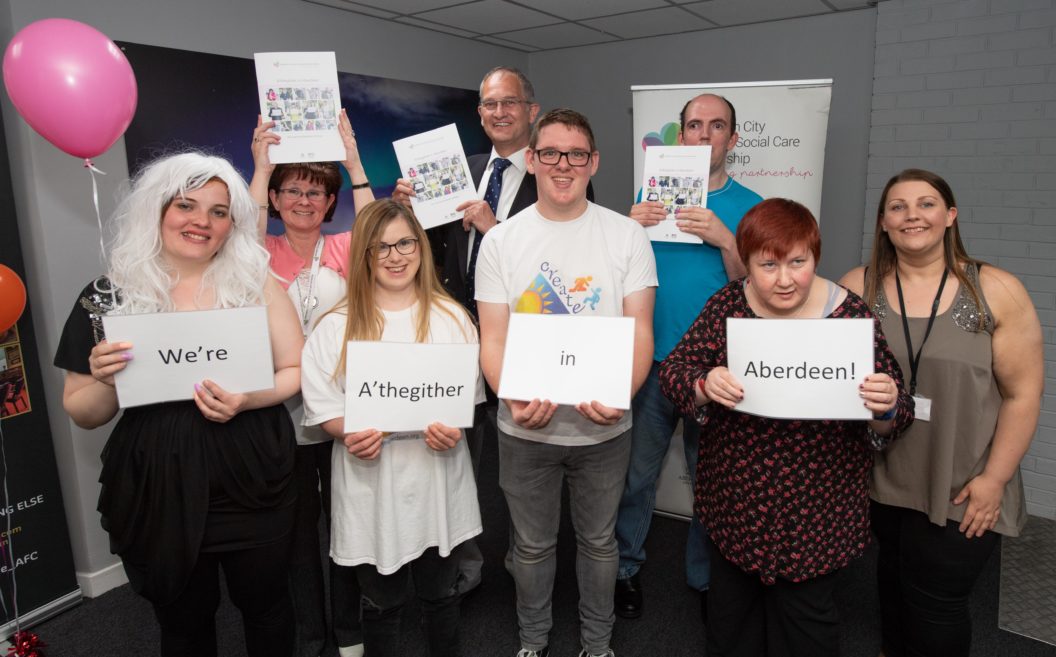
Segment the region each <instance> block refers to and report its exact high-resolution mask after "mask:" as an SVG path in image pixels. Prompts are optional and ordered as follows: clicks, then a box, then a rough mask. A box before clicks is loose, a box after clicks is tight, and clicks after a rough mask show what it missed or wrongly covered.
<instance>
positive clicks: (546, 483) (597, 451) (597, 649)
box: [498, 428, 631, 653]
mask: <svg viewBox="0 0 1056 657" xmlns="http://www.w3.org/2000/svg"><path fill="white" fill-rule="evenodd" d="M498 433H499V485H500V486H501V487H502V490H503V492H504V493H505V494H506V503H507V505H508V506H509V508H510V518H511V519H512V521H513V537H514V540H513V571H512V572H513V578H514V581H515V582H516V585H517V622H518V624H519V626H520V632H521V647H522V648H526V649H528V650H541V649H542V648H543V647H545V646H546V645H548V643H549V639H548V635H549V633H550V628H551V627H552V626H553V619H552V618H551V602H552V596H553V589H554V574H555V572H556V570H557V554H556V548H557V532H558V527H559V525H560V520H561V481H562V479H567V480H568V492H569V503H570V506H571V512H572V527H573V528H574V529H575V535H576V580H577V582H578V584H579V621H580V641H581V643H582V647H583V648H585V649H586V650H587V651H588V652H590V653H601V652H604V651H605V650H607V649H608V648H609V639H610V638H611V637H612V624H613V620H614V617H613V611H612V596H613V592H614V590H615V585H616V571H617V569H618V567H619V556H620V555H619V550H618V548H617V547H616V534H615V528H616V511H617V509H618V508H619V505H620V495H621V494H622V493H623V482H624V478H625V477H626V476H627V464H628V462H629V461H630V456H631V432H630V431H626V432H624V433H622V434H620V435H619V436H617V437H616V438H613V439H612V440H609V441H606V442H603V443H598V444H596V445H586V446H578V447H565V446H561V445H550V444H547V443H538V442H534V441H531V440H524V439H521V438H516V437H514V436H510V435H508V434H506V433H504V432H503V431H502V429H501V428H500V429H499V432H498Z"/></svg>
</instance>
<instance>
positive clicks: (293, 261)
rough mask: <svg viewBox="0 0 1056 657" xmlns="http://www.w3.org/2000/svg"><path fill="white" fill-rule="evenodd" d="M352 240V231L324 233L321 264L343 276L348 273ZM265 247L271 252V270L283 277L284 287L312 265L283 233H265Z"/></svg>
mask: <svg viewBox="0 0 1056 657" xmlns="http://www.w3.org/2000/svg"><path fill="white" fill-rule="evenodd" d="M351 241H352V233H351V231H345V232H343V233H337V234H336V235H323V258H322V262H320V263H319V264H320V266H322V267H326V268H327V269H333V270H334V271H336V272H337V273H338V274H340V276H341V278H344V277H345V275H346V274H347V273H348V245H349V243H350V242H351ZM264 248H265V249H267V250H268V253H270V254H271V270H272V271H273V272H275V273H276V274H278V276H279V277H280V278H281V279H282V280H281V281H279V282H280V283H282V287H283V289H286V288H288V287H289V286H290V284H291V283H293V281H294V280H295V279H296V278H297V274H298V273H299V272H300V271H301V270H302V269H304V268H305V267H308V266H310V265H311V263H309V262H306V261H305V260H304V259H303V258H301V256H299V255H297V254H296V253H295V252H294V250H293V247H291V246H290V243H289V242H287V241H286V238H285V237H283V236H282V235H265V236H264Z"/></svg>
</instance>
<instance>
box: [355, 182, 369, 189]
mask: <svg viewBox="0 0 1056 657" xmlns="http://www.w3.org/2000/svg"><path fill="white" fill-rule="evenodd" d="M367 187H370V181H369V180H364V181H363V182H361V183H352V189H366V188H367Z"/></svg>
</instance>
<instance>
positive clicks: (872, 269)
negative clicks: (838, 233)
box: [862, 169, 986, 331]
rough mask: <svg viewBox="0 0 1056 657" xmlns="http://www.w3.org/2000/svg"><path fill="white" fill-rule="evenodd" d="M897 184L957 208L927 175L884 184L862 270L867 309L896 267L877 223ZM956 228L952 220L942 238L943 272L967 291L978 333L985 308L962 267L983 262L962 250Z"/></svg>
mask: <svg viewBox="0 0 1056 657" xmlns="http://www.w3.org/2000/svg"><path fill="white" fill-rule="evenodd" d="M901 182H923V183H927V184H928V185H931V186H932V187H933V188H934V189H935V191H937V192H938V193H939V196H941V197H942V200H943V202H944V203H945V204H946V207H947V209H949V208H956V207H957V201H956V200H955V199H954V198H953V190H952V189H951V188H950V184H949V183H947V182H946V181H945V180H944V179H943V178H942V177H941V176H939V175H938V174H936V173H932V172H931V171H926V170H924V169H905V170H904V171H901V172H900V173H898V174H897V175H895V176H892V178H891V180H888V181H887V185H885V186H884V191H883V193H882V194H880V205H879V207H877V209H876V229H875V231H874V237H873V254H872V256H871V258H870V260H869V267H868V269H867V270H866V274H865V289H864V290H863V292H864V294H863V295H862V296H863V298H864V299H865V302H866V303H867V304H869V307H870V308H871V307H872V306H873V305H874V304H875V303H876V297H877V294H878V293H879V290H880V289H882V287H883V285H884V277H886V276H887V275H888V274H890V273H891V272H893V271H894V270H895V267H897V266H898V253H897V251H895V245H894V244H892V243H891V238H890V237H889V236H888V234H887V232H885V231H884V230H881V223H882V222H883V220H884V208H885V207H886V206H887V195H888V193H889V192H890V191H891V188H892V187H894V186H895V185H897V184H898V183H901ZM957 225H958V222H957V220H956V219H955V220H954V222H953V224H951V225H950V227H949V228H947V229H946V232H945V233H944V234H943V236H942V256H943V260H945V262H946V268H947V269H949V270H950V271H951V272H953V275H954V276H956V277H957V280H958V282H960V284H961V289H962V290H967V291H968V294H969V296H971V298H972V302H973V303H975V307H976V308H978V309H979V313H978V317H979V319H978V322H977V324H976V327H975V330H976V331H981V330H983V327H984V326H985V325H986V306H985V305H983V296H982V293H980V291H979V286H978V285H976V284H975V282H974V281H972V279H971V277H969V276H968V274H966V273H965V271H964V267H965V265H975V266H976V267H979V266H980V265H982V264H983V262H982V261H981V260H976V259H975V258H972V257H971V256H969V255H968V251H967V250H966V249H965V248H964V242H962V241H961V233H960V230H958V228H957Z"/></svg>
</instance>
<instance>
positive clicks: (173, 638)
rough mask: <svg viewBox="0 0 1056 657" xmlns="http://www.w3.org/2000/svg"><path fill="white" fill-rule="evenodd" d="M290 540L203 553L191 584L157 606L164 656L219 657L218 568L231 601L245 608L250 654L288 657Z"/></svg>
mask: <svg viewBox="0 0 1056 657" xmlns="http://www.w3.org/2000/svg"><path fill="white" fill-rule="evenodd" d="M289 552H290V542H289V539H288V538H287V539H284V540H281V541H276V542H274V543H269V544H267V545H262V546H260V547H255V548H250V549H246V550H235V551H231V552H202V553H199V555H198V562H197V563H196V564H195V566H194V570H193V571H191V576H190V579H188V581H187V587H186V588H185V589H184V590H183V592H182V593H180V595H179V597H178V598H176V600H174V601H173V602H171V603H169V604H166V605H154V614H155V615H156V616H157V618H158V623H159V624H160V625H161V655H162V657H186V656H187V655H194V656H195V657H216V610H217V607H219V606H220V578H219V570H220V569H221V568H223V571H224V580H225V581H226V582H227V591H228V594H229V595H230V596H231V602H233V603H234V605H235V606H236V607H237V608H238V610H239V611H241V612H242V625H243V631H244V632H245V636H246V653H247V654H248V655H249V657H290V654H291V653H292V652H293V608H292V607H291V606H290V597H289V587H288V584H287V581H286V572H287V566H288V563H289Z"/></svg>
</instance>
